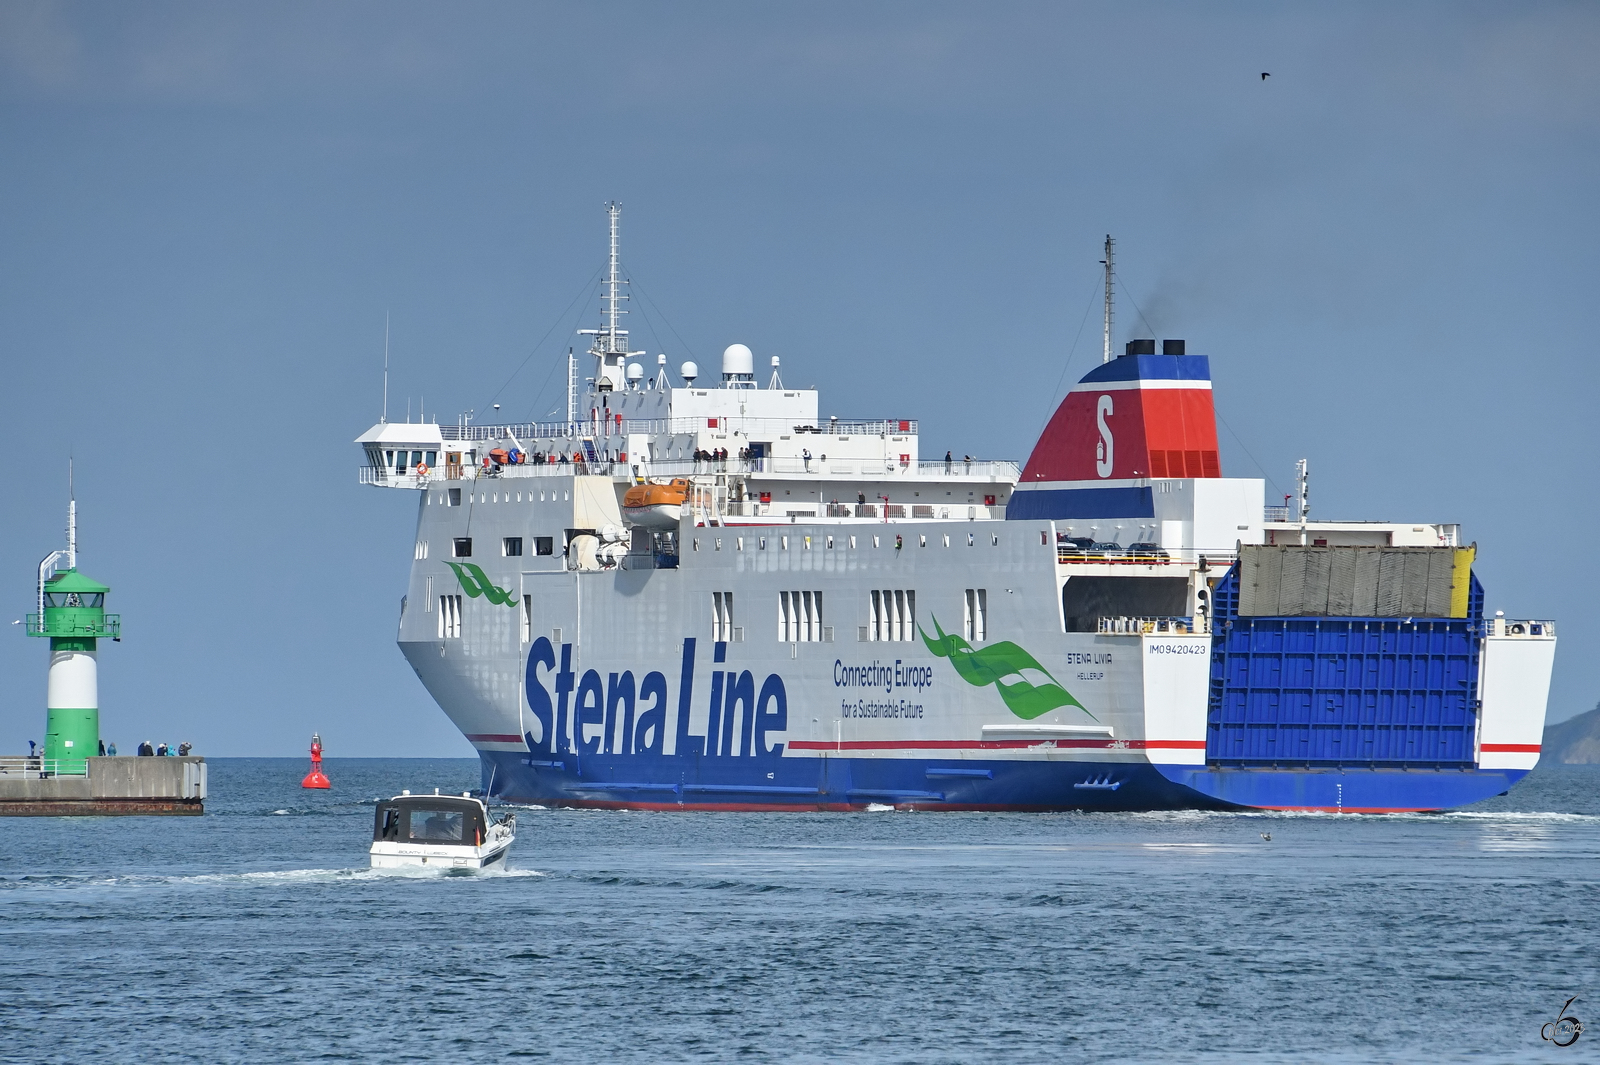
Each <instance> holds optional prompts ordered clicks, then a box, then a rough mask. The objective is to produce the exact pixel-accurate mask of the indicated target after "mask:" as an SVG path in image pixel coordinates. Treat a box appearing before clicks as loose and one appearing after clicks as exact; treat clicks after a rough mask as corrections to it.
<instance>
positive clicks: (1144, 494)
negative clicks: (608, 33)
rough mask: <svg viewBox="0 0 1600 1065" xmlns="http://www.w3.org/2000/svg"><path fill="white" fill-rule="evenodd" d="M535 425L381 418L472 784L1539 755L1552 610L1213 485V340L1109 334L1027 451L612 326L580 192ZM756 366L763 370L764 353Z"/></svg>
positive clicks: (1118, 791) (1331, 802)
mask: <svg viewBox="0 0 1600 1065" xmlns="http://www.w3.org/2000/svg"><path fill="white" fill-rule="evenodd" d="M608 212H609V218H610V259H609V269H608V272H607V275H606V279H605V281H604V283H603V288H602V292H603V295H602V310H603V312H604V319H603V324H602V325H601V326H600V327H599V328H595V329H591V330H584V331H583V332H584V333H585V334H586V335H588V336H589V337H590V338H591V343H590V347H589V352H588V355H589V357H590V358H592V360H593V363H592V365H593V371H592V372H593V376H584V377H582V378H581V379H580V370H579V368H578V363H577V358H578V357H576V356H574V355H572V354H571V353H569V354H568V356H567V411H566V417H565V419H563V420H561V421H559V422H535V423H522V424H504V425H481V424H474V423H472V422H471V421H470V419H468V418H465V417H463V418H462V419H460V420H459V421H458V422H457V424H455V425H442V424H438V423H436V422H435V423H421V424H417V423H410V422H409V421H408V422H407V423H404V424H402V423H397V422H388V421H386V420H385V421H380V422H379V424H377V425H375V426H373V427H372V428H371V429H370V430H368V431H367V432H366V433H364V434H362V435H361V436H360V437H359V438H358V440H357V443H359V444H360V445H361V446H362V448H363V450H364V454H365V459H366V461H365V464H364V465H363V466H362V467H361V469H360V478H359V479H360V482H361V483H362V484H365V485H372V486H376V487H381V488H387V489H400V490H403V491H407V492H411V493H413V494H414V496H415V498H416V502H417V516H416V546H415V554H414V559H413V561H412V566H411V575H410V581H409V586H408V588H407V590H406V594H405V597H404V599H403V600H402V601H401V609H400V618H399V637H398V640H399V645H400V649H401V651H402V652H403V653H404V655H405V657H406V660H407V661H408V662H410V664H411V667H412V668H413V669H414V670H415V671H416V674H417V676H418V678H419V679H420V680H421V681H422V683H423V685H424V686H425V687H426V688H427V690H428V691H429V693H430V694H431V695H432V696H433V697H434V699H435V700H436V701H437V702H438V704H439V706H440V707H441V708H442V709H443V710H444V712H445V713H446V714H447V715H449V717H450V719H451V721H452V722H454V723H455V725H456V726H457V727H458V728H460V730H461V731H462V732H463V733H464V734H465V735H466V737H467V739H468V740H470V741H471V743H472V744H473V746H474V747H475V748H476V749H477V750H478V752H479V756H480V758H481V759H482V770H483V773H482V784H483V789H484V792H485V793H486V794H488V795H492V796H496V797H499V798H502V799H505V800H509V801H516V802H528V803H538V804H546V805H560V806H579V807H612V808H635V809H657V810H662V809H719V810H850V809H862V808H865V807H869V806H872V805H882V806H893V807H897V808H913V809H918V810H1071V809H1085V810H1151V809H1176V808H1209V809H1264V810H1319V811H1344V812H1391V811H1416V810H1445V809H1450V808H1453V807H1458V806H1461V805H1464V804H1467V803H1471V802H1474V801H1476V800H1479V799H1482V798H1485V797H1488V796H1492V795H1496V794H1500V793H1504V792H1505V791H1506V790H1507V789H1508V788H1510V787H1511V785H1512V784H1514V783H1515V782H1516V781H1517V780H1518V779H1519V778H1521V777H1522V776H1523V775H1525V774H1526V773H1527V772H1528V771H1529V770H1530V769H1532V768H1533V766H1534V764H1535V763H1536V762H1537V760H1538V757H1539V744H1540V740H1541V734H1542V731H1543V726H1544V715H1545V703H1546V697H1547V693H1548V688H1549V680H1550V671H1551V667H1552V664H1553V661H1554V653H1555V626H1554V624H1553V623H1552V622H1550V621H1547V620H1518V619H1507V618H1505V617H1504V616H1503V615H1502V614H1501V613H1499V612H1496V613H1494V614H1492V615H1491V614H1489V613H1487V612H1486V610H1485V605H1484V604H1485V598H1484V590H1483V588H1482V586H1481V585H1480V584H1479V581H1478V578H1477V576H1476V575H1475V574H1474V572H1473V563H1474V559H1475V554H1476V547H1475V545H1473V544H1470V543H1467V542H1464V540H1463V537H1462V535H1461V531H1460V529H1459V527H1458V526H1457V525H1454V524H1449V523H1440V522H1429V521H1418V522H1410V521H1405V522H1384V521H1326V520H1313V519H1312V518H1311V517H1310V513H1309V508H1308V506H1307V505H1306V502H1305V500H1306V491H1305V483H1306V478H1305V469H1304V464H1303V463H1302V465H1301V467H1300V471H1299V476H1298V485H1299V493H1298V495H1297V496H1296V497H1291V500H1292V503H1286V505H1284V506H1267V505H1266V501H1265V498H1264V482H1263V481H1262V480H1260V479H1254V478H1239V477H1228V476H1224V474H1223V471H1222V466H1221V460H1220V458H1219V455H1218V448H1217V435H1216V425H1215V417H1214V414H1213V408H1212V391H1211V390H1212V379H1211V363H1210V360H1209V358H1208V356H1207V355H1206V354H1199V353H1190V352H1189V351H1188V350H1187V345H1186V344H1185V342H1184V341H1182V340H1171V339H1169V340H1163V341H1161V343H1160V350H1159V352H1158V351H1157V345H1156V341H1154V340H1134V341H1131V342H1129V343H1128V344H1127V345H1126V347H1125V349H1124V350H1123V351H1121V352H1120V353H1114V352H1113V351H1112V345H1111V336H1112V319H1113V307H1112V302H1111V279H1112V270H1113V266H1112V262H1113V260H1112V252H1113V248H1112V242H1111V241H1110V238H1107V244H1106V259H1105V263H1106V279H1107V296H1106V309H1105V347H1104V351H1103V352H1102V356H1103V357H1102V360H1101V361H1100V362H1099V363H1098V364H1096V365H1094V367H1093V368H1092V369H1091V370H1089V372H1088V373H1086V374H1084V376H1083V377H1082V379H1081V380H1080V381H1079V382H1078V383H1077V384H1076V385H1075V386H1074V387H1073V388H1072V389H1071V390H1070V391H1069V393H1068V394H1067V396H1066V397H1065V399H1064V400H1063V401H1062V403H1061V404H1060V407H1059V408H1058V409H1057V410H1056V411H1055V413H1054V415H1053V416H1052V417H1051V419H1050V420H1049V422H1048V424H1047V426H1046V427H1045V429H1044V431H1043V434H1042V435H1041V436H1040V438H1039V440H1038V442H1037V443H1036V444H1035V446H1034V448H1033V452H1032V454H1031V455H1030V456H1029V457H1028V459H1027V461H1026V462H1025V463H1023V464H1022V465H1020V466H1019V465H1017V464H1016V463H1014V462H1009V461H1003V460H993V459H973V458H970V457H968V456H966V455H962V456H960V457H959V458H957V457H955V456H953V455H952V454H951V453H949V452H946V453H945V454H944V455H943V456H942V457H941V456H933V457H931V458H930V457H928V456H924V455H923V454H922V453H921V451H920V449H919V444H918V426H917V422H916V420H915V419H912V418H907V417H901V414H903V413H905V412H901V411H880V412H877V414H878V415H882V416H873V417H865V418H844V417H837V416H833V415H831V414H830V415H829V416H827V417H823V416H822V415H821V414H820V411H821V410H822V409H823V407H822V405H821V403H820V397H819V393H818V392H817V391H815V390H813V389H803V388H792V387H789V386H787V385H785V384H784V383H783V381H782V379H781V377H780V372H779V371H780V364H779V360H778V359H777V358H775V357H774V358H772V359H771V364H770V371H771V372H770V376H769V377H767V379H766V380H765V381H758V380H757V377H756V371H755V366H756V359H755V356H754V353H753V352H752V351H751V349H750V348H749V347H747V346H745V345H742V344H733V345H731V346H729V347H728V348H727V350H726V351H724V352H723V355H722V365H721V373H720V376H719V377H718V378H717V379H716V380H714V381H706V380H702V379H701V377H700V374H699V371H698V367H697V366H696V365H695V364H694V363H693V362H685V363H683V364H682V365H681V367H680V374H679V379H680V380H681V383H680V380H675V379H673V378H671V377H669V373H668V367H667V356H666V355H664V354H661V355H658V356H657V358H656V360H655V370H654V374H653V376H652V375H651V374H650V373H649V372H648V371H647V369H646V367H647V364H648V356H647V353H646V352H644V351H638V350H632V349H631V348H630V344H631V341H630V338H629V334H628V331H627V330H626V329H624V328H622V320H623V315H624V314H625V313H626V312H625V309H624V304H625V303H626V301H627V299H628V295H627V281H626V280H625V278H624V277H623V276H622V271H621V267H620V259H619V244H618V240H619V222H620V210H619V208H618V207H617V206H616V205H614V204H613V205H610V206H609V207H608ZM764 375H765V374H764Z"/></svg>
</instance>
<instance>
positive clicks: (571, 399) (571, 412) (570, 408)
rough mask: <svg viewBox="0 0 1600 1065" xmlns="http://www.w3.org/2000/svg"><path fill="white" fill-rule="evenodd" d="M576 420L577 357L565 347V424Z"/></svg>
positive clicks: (569, 425)
mask: <svg viewBox="0 0 1600 1065" xmlns="http://www.w3.org/2000/svg"><path fill="white" fill-rule="evenodd" d="M577 420H578V357H577V356H576V355H574V354H573V353H572V349H571V348H568V349H567V426H568V427H569V429H570V427H571V426H572V425H573V424H575V423H576V422H577Z"/></svg>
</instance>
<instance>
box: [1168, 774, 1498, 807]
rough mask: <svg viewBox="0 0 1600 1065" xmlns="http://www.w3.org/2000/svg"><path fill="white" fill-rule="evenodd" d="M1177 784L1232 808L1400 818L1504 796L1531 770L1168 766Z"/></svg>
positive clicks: (1169, 775)
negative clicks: (1397, 815) (1396, 815)
mask: <svg viewBox="0 0 1600 1065" xmlns="http://www.w3.org/2000/svg"><path fill="white" fill-rule="evenodd" d="M1162 772H1163V773H1164V774H1165V775H1166V776H1167V777H1168V778H1170V779H1171V780H1172V781H1174V782H1175V783H1178V784H1182V785H1184V786H1185V787H1186V788H1190V789H1193V790H1194V791H1195V792H1197V793H1199V794H1202V795H1205V796H1207V797H1208V798H1210V799H1212V800H1214V801H1218V802H1221V803H1223V804H1225V805H1227V806H1230V807H1245V808H1250V809H1256V810H1326V811H1331V812H1335V813H1399V812H1402V811H1417V810H1454V809H1457V808H1458V807H1462V806H1466V805H1468V804H1469V803H1474V802H1477V801H1479V800H1480V799H1487V798H1490V797H1491V796H1494V795H1501V794H1504V793H1505V792H1506V791H1508V790H1510V788H1511V785H1513V784H1515V783H1516V782H1517V781H1519V780H1521V779H1522V778H1523V777H1525V776H1527V775H1528V770H1526V769H1354V768H1349V767H1346V768H1342V769H1261V768H1250V769H1230V768H1217V767H1212V766H1204V767H1202V766H1163V767H1162Z"/></svg>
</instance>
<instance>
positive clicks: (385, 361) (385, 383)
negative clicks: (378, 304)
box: [378, 310, 411, 425]
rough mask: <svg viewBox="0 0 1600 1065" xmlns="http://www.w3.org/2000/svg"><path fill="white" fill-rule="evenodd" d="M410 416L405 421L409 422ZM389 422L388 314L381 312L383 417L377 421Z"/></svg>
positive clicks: (382, 423)
mask: <svg viewBox="0 0 1600 1065" xmlns="http://www.w3.org/2000/svg"><path fill="white" fill-rule="evenodd" d="M410 420H411V417H410V415H407V416H406V421H410ZM388 422H389V312H388V311H387V310H385V311H384V312H383V417H381V418H379V419H378V424H380V425H387V424H388Z"/></svg>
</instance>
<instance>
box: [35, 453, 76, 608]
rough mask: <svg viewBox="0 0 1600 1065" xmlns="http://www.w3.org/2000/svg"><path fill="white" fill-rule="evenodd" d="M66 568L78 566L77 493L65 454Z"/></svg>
mask: <svg viewBox="0 0 1600 1065" xmlns="http://www.w3.org/2000/svg"><path fill="white" fill-rule="evenodd" d="M67 568H68V569H77V568H78V493H77V490H76V489H75V488H74V487H73V484H72V456H70V455H68V456H67ZM41 609H42V608H41Z"/></svg>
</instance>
